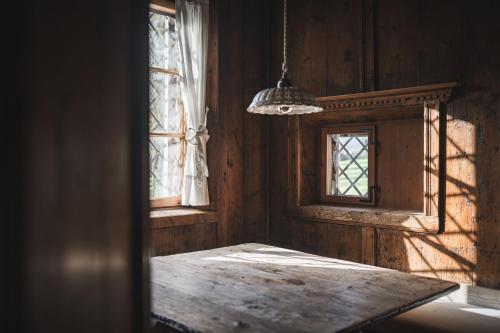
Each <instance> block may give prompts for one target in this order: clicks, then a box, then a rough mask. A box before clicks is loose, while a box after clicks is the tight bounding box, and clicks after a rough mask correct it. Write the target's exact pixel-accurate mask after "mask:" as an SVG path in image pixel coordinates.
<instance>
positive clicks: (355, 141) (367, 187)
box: [321, 126, 376, 205]
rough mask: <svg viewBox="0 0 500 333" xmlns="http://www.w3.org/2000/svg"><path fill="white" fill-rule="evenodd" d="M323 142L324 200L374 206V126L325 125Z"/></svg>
mask: <svg viewBox="0 0 500 333" xmlns="http://www.w3.org/2000/svg"><path fill="white" fill-rule="evenodd" d="M321 145H322V164H321V168H322V170H321V171H322V172H321V173H322V177H321V200H322V201H323V202H331V203H340V204H364V205H374V204H375V201H376V186H375V127H374V126H346V127H325V128H322V130H321Z"/></svg>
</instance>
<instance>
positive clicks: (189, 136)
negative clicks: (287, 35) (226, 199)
mask: <svg viewBox="0 0 500 333" xmlns="http://www.w3.org/2000/svg"><path fill="white" fill-rule="evenodd" d="M175 12H176V14H175V15H176V21H177V28H178V36H179V46H180V56H181V60H182V61H181V69H182V76H181V83H182V88H183V89H182V96H183V102H184V108H185V111H186V118H187V119H186V120H187V132H186V142H187V148H186V162H185V168H184V181H183V186H182V205H188V206H205V205H208V204H209V198H208V183H207V177H208V167H207V141H208V138H209V135H208V130H207V127H206V124H207V111H208V109H207V108H206V107H205V86H206V78H207V74H206V72H207V45H208V40H207V38H208V0H176V1H175Z"/></svg>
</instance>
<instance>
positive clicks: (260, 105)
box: [247, 0, 323, 115]
mask: <svg viewBox="0 0 500 333" xmlns="http://www.w3.org/2000/svg"><path fill="white" fill-rule="evenodd" d="M286 53H287V0H284V1H283V65H282V67H281V70H282V74H281V79H280V80H279V81H278V84H277V85H276V88H268V89H264V90H261V91H259V92H258V93H257V95H255V97H254V98H253V101H252V103H251V104H250V106H249V107H248V109H247V111H248V112H251V113H259V114H277V115H296V114H305V113H316V112H321V111H323V108H322V107H320V106H318V105H317V104H316V101H315V98H314V95H313V94H311V93H310V92H307V91H305V90H301V89H299V88H296V87H294V86H293V85H292V81H290V79H289V78H288V76H287V72H288V67H287V54H286Z"/></svg>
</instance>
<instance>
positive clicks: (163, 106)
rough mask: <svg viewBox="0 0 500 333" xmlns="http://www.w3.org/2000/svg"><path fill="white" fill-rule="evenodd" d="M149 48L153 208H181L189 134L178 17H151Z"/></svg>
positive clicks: (151, 189) (151, 14)
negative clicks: (182, 77)
mask: <svg viewBox="0 0 500 333" xmlns="http://www.w3.org/2000/svg"><path fill="white" fill-rule="evenodd" d="M149 48H150V49H149V52H150V68H149V71H150V75H149V93H150V97H149V98H150V101H149V102H150V119H149V130H150V137H149V142H150V144H149V152H150V197H151V205H152V206H153V207H162V206H172V205H178V204H180V197H181V187H182V178H183V166H184V157H185V141H184V135H185V131H186V120H185V114H184V110H183V105H182V99H181V85H180V73H179V69H180V64H179V61H180V58H179V47H178V43H177V32H176V27H175V18H174V17H171V16H168V15H164V14H159V13H153V12H151V13H150V14H149Z"/></svg>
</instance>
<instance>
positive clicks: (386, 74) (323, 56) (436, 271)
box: [269, 0, 500, 288]
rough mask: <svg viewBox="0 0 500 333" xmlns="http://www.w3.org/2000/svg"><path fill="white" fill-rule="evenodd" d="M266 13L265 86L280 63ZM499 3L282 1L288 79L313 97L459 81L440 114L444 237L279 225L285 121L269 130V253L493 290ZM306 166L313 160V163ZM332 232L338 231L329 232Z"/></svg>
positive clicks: (289, 222)
mask: <svg viewBox="0 0 500 333" xmlns="http://www.w3.org/2000/svg"><path fill="white" fill-rule="evenodd" d="M281 6H282V2H281V1H280V0H275V1H272V2H271V3H270V17H273V18H276V19H275V20H271V21H270V36H271V45H272V51H271V55H270V59H271V68H270V74H271V78H276V79H277V78H278V76H279V68H280V63H281V49H280V48H281V31H282V30H281ZM499 14H500V3H498V2H497V1H452V0H446V1H431V0H405V1H399V0H352V1H351V0H311V1H302V0H290V1H289V15H290V16H289V23H290V32H289V35H290V41H289V44H290V54H289V58H290V64H289V68H290V74H291V77H292V80H293V81H294V83H295V84H296V85H297V86H301V87H303V88H307V89H309V90H311V91H312V92H313V93H315V94H316V95H317V96H324V95H336V94H343V93H355V92H361V91H369V90H373V89H377V90H383V89H391V88H401V87H409V86H416V85H423V84H431V83H439V82H449V81H458V82H459V83H460V84H461V87H460V88H459V89H457V90H456V92H455V95H454V96H453V98H452V100H451V102H450V103H449V104H448V106H447V110H446V114H447V118H448V121H447V140H446V221H445V232H444V233H443V234H440V235H434V234H421V233H420V234H417V233H411V232H401V231H396V230H388V229H374V228H363V227H356V226H343V225H337V224H335V223H317V222H310V221H308V222H306V221H298V220H294V219H293V217H291V216H287V214H286V198H287V193H288V190H289V184H290V179H289V175H288V174H287V171H286V170H287V165H288V161H289V159H290V158H291V157H290V156H288V144H289V140H288V138H289V136H290V135H293V133H291V132H290V130H289V129H290V128H291V127H290V125H291V122H292V120H291V119H290V118H285V117H273V118H271V121H270V133H272V134H271V135H270V140H269V147H270V170H269V176H270V181H271V183H270V187H271V192H270V241H271V242H272V243H274V244H277V245H283V246H288V247H293V248H297V249H301V250H307V251H310V252H316V253H321V254H325V255H331V256H334V257H339V258H345V259H350V260H356V261H362V260H364V258H366V256H367V254H368V255H369V256H371V257H372V258H371V260H370V261H371V262H373V263H375V264H377V265H380V266H384V267H389V268H394V269H399V270H404V271H408V272H414V273H418V274H424V275H429V276H436V277H440V278H444V279H448V280H454V281H459V282H464V283H475V284H479V285H484V286H489V287H494V288H500V209H499V207H500V196H498V195H497V193H496V192H497V189H498V188H500V150H499V142H500V110H499V109H500V98H499V96H500V44H499V43H498V41H497V39H498V38H497V34H496V33H495V32H498V31H500V20H498V16H499ZM303 158H304V159H316V158H318V157H317V156H315V155H314V154H309V155H307V154H306V155H304V154H303ZM332 222H334V221H332Z"/></svg>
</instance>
